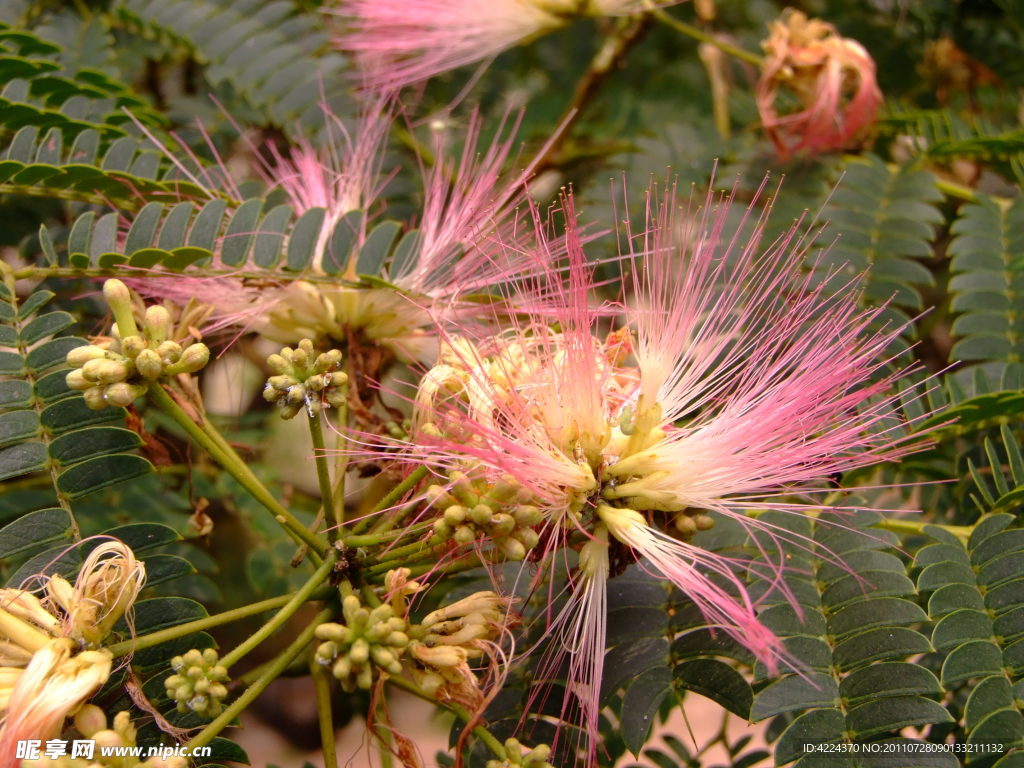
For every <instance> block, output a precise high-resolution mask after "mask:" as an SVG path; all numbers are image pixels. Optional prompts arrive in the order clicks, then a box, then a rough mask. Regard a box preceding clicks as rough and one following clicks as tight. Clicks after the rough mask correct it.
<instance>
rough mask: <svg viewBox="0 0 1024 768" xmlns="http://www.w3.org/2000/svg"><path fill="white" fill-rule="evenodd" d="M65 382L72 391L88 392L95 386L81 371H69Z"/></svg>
mask: <svg viewBox="0 0 1024 768" xmlns="http://www.w3.org/2000/svg"><path fill="white" fill-rule="evenodd" d="M64 381H65V382H67V385H68V387H70V388H71V389H78V390H86V389H89V387H91V386H93V382H91V381H89V380H88V379H87V378H85V374H84V373H82V371H81V370H79V369H75V370H73V371H68V375H67V376H65V377H64Z"/></svg>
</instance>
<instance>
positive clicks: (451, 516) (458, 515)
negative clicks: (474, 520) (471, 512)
mask: <svg viewBox="0 0 1024 768" xmlns="http://www.w3.org/2000/svg"><path fill="white" fill-rule="evenodd" d="M467 514H468V513H467V510H466V508H465V507H464V506H462V505H461V504H453V505H452V506H450V507H448V509H446V510H445V511H444V521H445V522H446V523H448V525H453V526H454V525H459V524H460V523H462V522H463V521H464V520H465V519H466V515H467Z"/></svg>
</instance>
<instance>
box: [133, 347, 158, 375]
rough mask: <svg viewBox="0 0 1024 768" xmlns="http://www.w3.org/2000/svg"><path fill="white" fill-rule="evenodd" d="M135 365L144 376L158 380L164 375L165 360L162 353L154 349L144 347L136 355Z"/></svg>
mask: <svg viewBox="0 0 1024 768" xmlns="http://www.w3.org/2000/svg"><path fill="white" fill-rule="evenodd" d="M135 367H136V368H137V369H138V371H139V373H141V374H142V376H143V378H146V379H149V380H150V381H156V380H157V379H159V378H160V376H162V375H163V372H164V362H163V360H161V359H160V355H158V354H157V353H156V351H155V350H152V349H144V350H142V351H141V352H139V354H138V355H137V356H136V357H135Z"/></svg>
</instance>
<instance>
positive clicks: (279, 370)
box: [267, 355, 292, 375]
mask: <svg viewBox="0 0 1024 768" xmlns="http://www.w3.org/2000/svg"><path fill="white" fill-rule="evenodd" d="M267 367H268V368H269V369H270V372H271V373H275V374H277V375H283V374H285V373H288V371H290V370H291V367H292V366H291V363H289V362H288V361H287V360H285V359H284V358H283V357H282V356H281V355H271V356H270V357H268V358H267Z"/></svg>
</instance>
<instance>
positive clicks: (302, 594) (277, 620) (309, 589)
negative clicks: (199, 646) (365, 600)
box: [220, 549, 338, 669]
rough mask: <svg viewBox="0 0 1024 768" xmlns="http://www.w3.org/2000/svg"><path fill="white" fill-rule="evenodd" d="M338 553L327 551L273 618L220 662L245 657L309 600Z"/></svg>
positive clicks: (225, 664) (325, 577) (229, 664)
mask: <svg viewBox="0 0 1024 768" xmlns="http://www.w3.org/2000/svg"><path fill="white" fill-rule="evenodd" d="M337 558H338V553H337V551H336V550H334V549H332V550H331V551H330V552H328V553H327V556H326V557H325V558H324V561H323V563H322V564H321V565H320V567H319V568H317V569H316V571H315V572H314V573H313V575H312V576H310V578H309V581H307V582H306V583H305V584H303V585H302V587H301V588H300V589H299V591H298V592H296V593H295V594H294V595H292V599H291V600H289V601H288V602H287V603H285V604H284V605H283V606H282V607H281V610H279V611H278V612H277V613H275V614H274V616H273V618H271V619H270V621H268V622H267V623H265V624H264V625H263V626H262V627H260V628H259V630H258V631H256V632H254V633H253V634H252V635H251V636H249V638H248V639H246V640H245V642H243V643H241V644H240V645H238V646H237V647H236V648H235V649H234V650H232V651H231V653H229V654H227V655H226V656H224V657H223V658H222V659H221V660H220V663H221V664H222V665H223V666H225V667H227V668H228V669H230V668H231V666H232V665H233V664H237V663H238V661H239V660H240V659H242V658H244V657H245V655H246V654H247V653H249V652H250V651H251V650H252V649H254V648H255V647H256V646H258V645H259V644H260V643H262V642H263V641H264V640H266V639H267V638H268V637H270V636H271V635H272V634H274V633H275V632H276V631H277V630H278V629H280V628H281V626H282V625H283V624H284V623H285V622H286V621H288V619H290V618H291V617H292V615H293V614H294V613H295V612H296V611H297V610H299V607H300V606H301V605H302V604H303V603H305V602H306V601H307V600H309V596H310V595H312V594H313V593H314V592H315V591H316V589H317V587H319V586H320V585H321V584H323V582H324V581H325V580H326V579H327V577H328V576H329V575H330V573H331V569H332V568H334V561H335V560H337Z"/></svg>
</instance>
